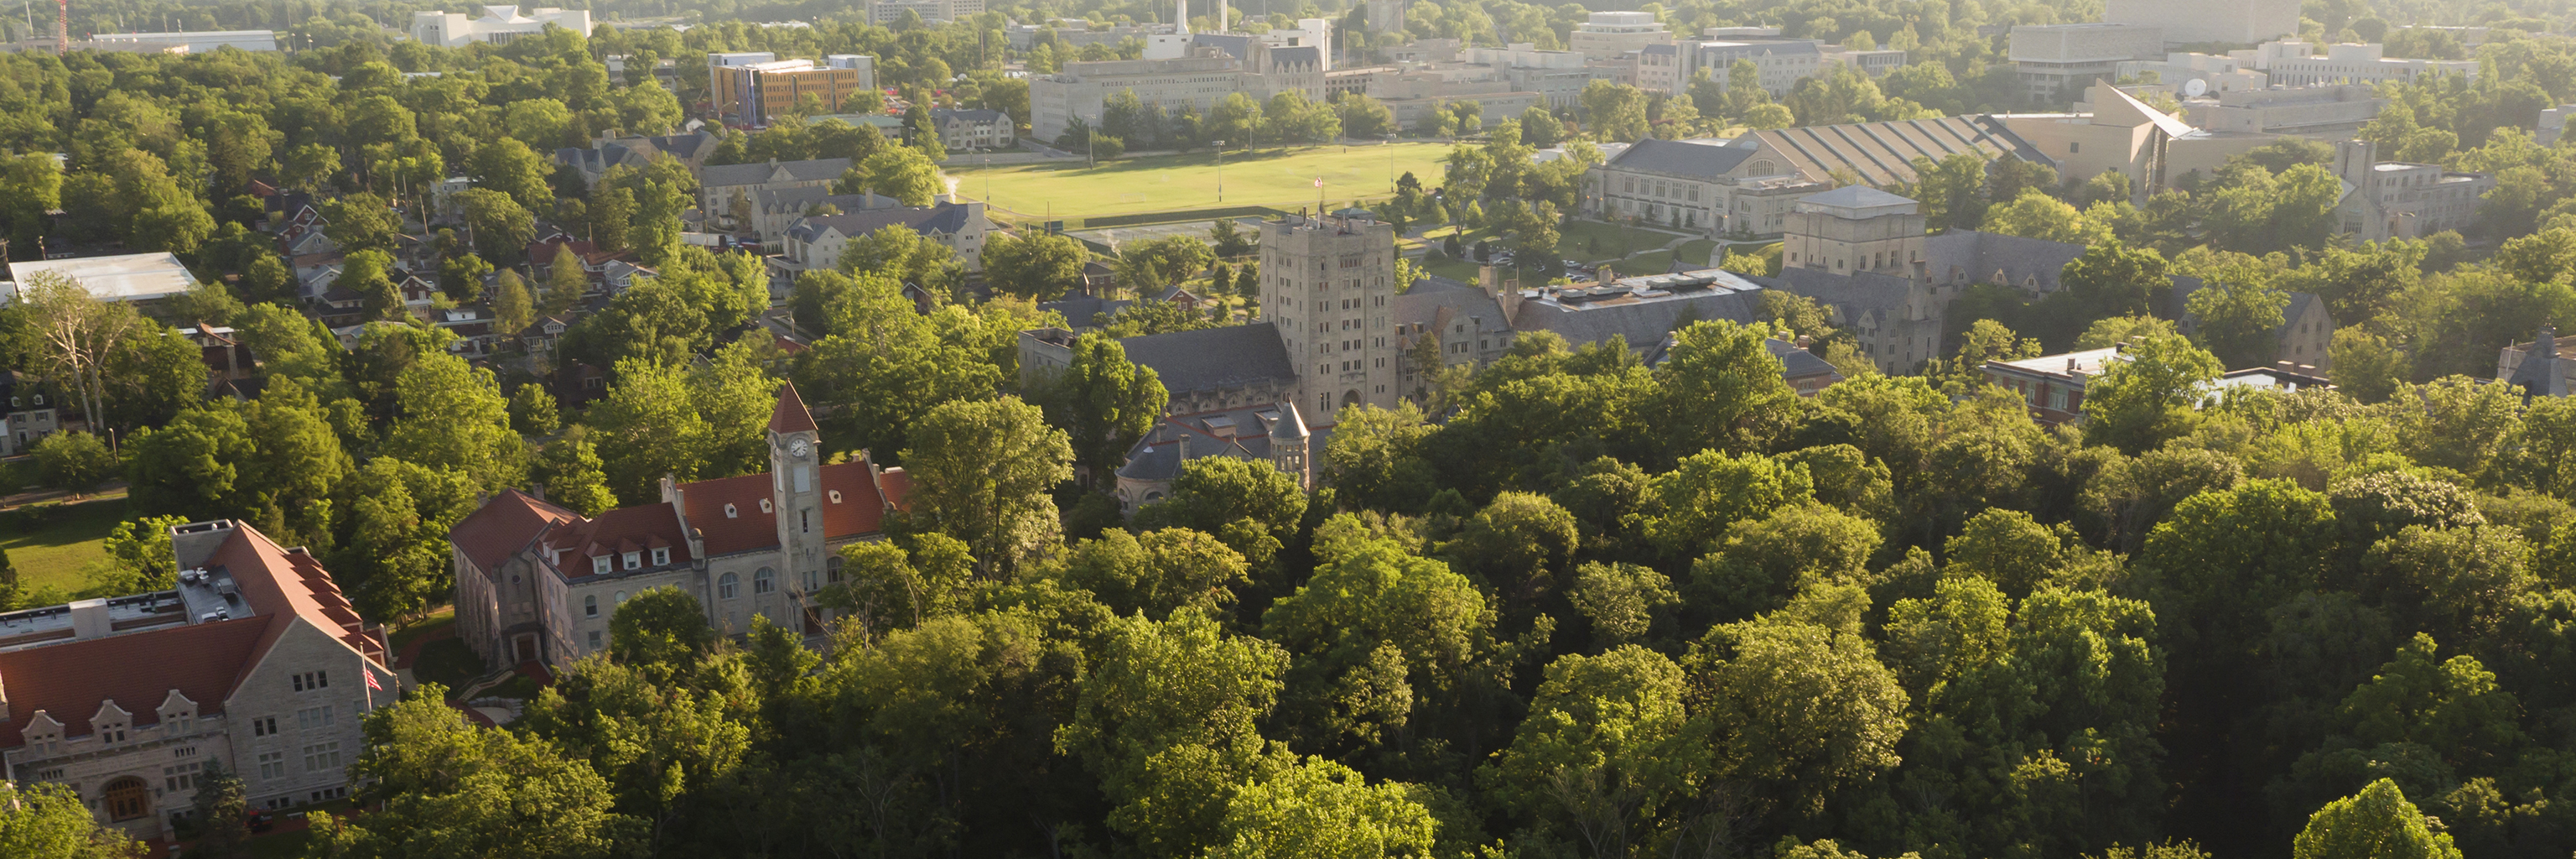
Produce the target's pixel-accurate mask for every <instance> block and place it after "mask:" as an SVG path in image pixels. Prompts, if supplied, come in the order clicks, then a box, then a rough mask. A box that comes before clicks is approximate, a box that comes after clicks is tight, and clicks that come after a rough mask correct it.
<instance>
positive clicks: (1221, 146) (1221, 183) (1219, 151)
mask: <svg viewBox="0 0 2576 859" xmlns="http://www.w3.org/2000/svg"><path fill="white" fill-rule="evenodd" d="M1216 201H1217V202H1219V203H1222V202H1225V141H1222V140H1219V141H1217V142H1216Z"/></svg>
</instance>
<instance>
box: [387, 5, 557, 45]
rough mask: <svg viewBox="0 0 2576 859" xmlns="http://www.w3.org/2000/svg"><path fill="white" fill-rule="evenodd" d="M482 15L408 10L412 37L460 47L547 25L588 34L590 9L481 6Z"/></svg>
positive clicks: (507, 37) (499, 40)
mask: <svg viewBox="0 0 2576 859" xmlns="http://www.w3.org/2000/svg"><path fill="white" fill-rule="evenodd" d="M481 8H482V10H483V14H482V15H479V16H477V15H469V14H465V13H462V12H414V13H411V40H412V41H415V42H419V43H421V44H424V45H437V46H439V47H442V48H462V47H465V46H467V45H471V44H474V43H476V42H485V43H489V44H495V45H498V44H502V43H505V42H508V41H510V40H511V39H516V38H518V37H520V36H525V35H528V34H530V33H542V32H545V30H546V25H549V24H552V25H554V26H558V27H562V28H564V29H566V30H571V31H573V32H575V33H580V34H581V35H582V36H584V37H588V36H589V35H590V11H589V10H587V9H556V8H553V7H546V8H539V9H530V10H527V11H528V14H524V15H522V14H520V8H519V7H517V6H484V7H481Z"/></svg>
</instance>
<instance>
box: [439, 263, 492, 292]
mask: <svg viewBox="0 0 2576 859" xmlns="http://www.w3.org/2000/svg"><path fill="white" fill-rule="evenodd" d="M491 273H492V264H491V263H488V262H484V261H483V258H482V257H479V256H475V255H473V254H471V253H462V254H457V255H455V256H451V257H448V258H446V259H443V260H439V262H438V291H440V292H443V293H446V294H447V299H448V300H449V301H454V302H457V303H460V304H470V303H473V302H477V301H481V300H483V277H484V276H485V275H488V274H491Z"/></svg>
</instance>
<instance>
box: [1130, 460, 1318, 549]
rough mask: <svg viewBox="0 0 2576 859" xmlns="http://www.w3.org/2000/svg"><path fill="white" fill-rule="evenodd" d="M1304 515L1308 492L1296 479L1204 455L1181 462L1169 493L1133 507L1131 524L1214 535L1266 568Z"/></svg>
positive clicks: (1260, 465) (1261, 465) (1247, 462)
mask: <svg viewBox="0 0 2576 859" xmlns="http://www.w3.org/2000/svg"><path fill="white" fill-rule="evenodd" d="M1305 515H1306V491H1305V488H1304V487H1303V486H1301V485H1300V483H1299V481H1298V479H1297V478H1294V477H1290V476H1288V475H1287V474H1285V473H1282V472H1281V471H1280V470H1279V469H1278V468H1276V467H1274V466H1272V465H1271V464H1270V463H1267V462H1254V461H1252V460H1245V459H1236V458H1234V457H1230V456H1203V457H1199V458H1196V459H1192V460H1189V461H1187V462H1183V463H1181V475H1180V476H1179V477H1176V478H1173V480H1172V494H1171V495H1170V496H1168V497H1166V498H1164V499H1163V500H1162V501H1161V502H1160V503H1156V504H1149V505H1146V506H1145V509H1143V510H1139V511H1136V518H1135V521H1134V524H1135V526H1136V527H1139V528H1160V527H1170V526H1179V527H1183V528H1190V529H1193V530H1198V531H1203V532H1206V533H1209V534H1215V535H1217V538H1218V539H1221V540H1224V541H1225V543H1226V545H1228V546H1232V547H1234V550H1235V551H1237V552H1241V553H1243V556H1244V557H1245V558H1247V559H1250V560H1251V561H1252V563H1253V564H1254V565H1255V566H1268V565H1269V563H1270V560H1271V558H1272V556H1273V555H1275V554H1277V552H1278V550H1279V547H1280V546H1282V545H1285V544H1286V543H1287V541H1288V540H1290V539H1292V538H1294V537H1295V536H1296V534H1297V524H1298V522H1300V521H1301V520H1303V519H1304V518H1305Z"/></svg>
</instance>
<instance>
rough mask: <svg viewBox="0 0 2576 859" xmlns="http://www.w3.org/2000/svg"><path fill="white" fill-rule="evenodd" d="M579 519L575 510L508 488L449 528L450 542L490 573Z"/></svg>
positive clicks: (448, 537)
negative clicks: (533, 542) (541, 537)
mask: <svg viewBox="0 0 2576 859" xmlns="http://www.w3.org/2000/svg"><path fill="white" fill-rule="evenodd" d="M579 518H581V517H580V516H579V515H576V514H574V513H573V512H572V511H570V510H566V509H563V508H561V507H557V506H555V505H552V504H548V503H546V502H544V501H541V500H538V499H537V497H536V496H533V495H529V494H527V493H525V492H521V491H519V490H516V489H504V490H501V494H499V495H496V496H493V498H492V500H490V501H487V502H484V504H483V506H482V507H480V508H476V509H475V511H474V512H473V513H471V514H468V515H467V516H466V517H465V519H464V520H463V521H460V522H457V523H456V527H454V528H450V529H448V531H447V539H448V541H449V542H452V543H455V544H456V548H458V549H460V550H462V551H464V552H465V557H466V558H467V559H468V560H471V561H473V562H474V565H475V566H476V567H480V568H482V569H483V570H484V571H485V572H490V571H491V570H492V568H494V567H497V566H500V564H501V561H502V560H503V559H506V558H508V557H510V555H512V554H514V553H516V552H518V551H519V550H520V549H524V548H527V546H528V541H530V540H534V539H536V538H537V535H538V534H542V533H545V531H546V529H548V528H552V527H554V526H556V525H559V524H562V523H564V522H570V521H573V520H576V519H579Z"/></svg>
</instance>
